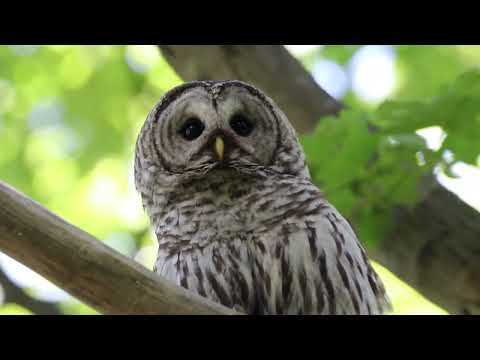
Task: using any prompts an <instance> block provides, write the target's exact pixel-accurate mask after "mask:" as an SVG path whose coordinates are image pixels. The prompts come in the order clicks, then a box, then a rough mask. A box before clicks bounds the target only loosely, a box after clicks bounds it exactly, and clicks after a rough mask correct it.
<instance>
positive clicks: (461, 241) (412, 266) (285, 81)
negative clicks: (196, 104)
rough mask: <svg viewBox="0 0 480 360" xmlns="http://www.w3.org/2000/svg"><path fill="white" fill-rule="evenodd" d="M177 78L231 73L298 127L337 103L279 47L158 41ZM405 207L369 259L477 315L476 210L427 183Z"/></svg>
mask: <svg viewBox="0 0 480 360" xmlns="http://www.w3.org/2000/svg"><path fill="white" fill-rule="evenodd" d="M159 47H160V49H161V51H162V53H163V55H164V56H165V58H166V59H167V61H168V62H169V63H170V64H171V65H172V66H173V67H174V68H175V70H176V71H177V72H178V74H179V75H180V76H182V77H183V78H184V79H185V80H194V79H204V80H206V79H237V80H243V81H246V82H251V83H253V84H256V85H257V86H259V87H260V88H262V89H263V90H264V91H265V92H266V93H267V94H269V95H270V96H271V97H272V98H273V99H274V100H275V101H276V102H277V103H278V104H279V105H280V107H281V108H282V109H283V110H284V111H285V112H286V113H287V115H288V117H289V119H290V120H291V121H292V123H293V125H294V126H295V128H296V129H297V131H299V132H306V131H309V130H311V129H313V127H314V126H315V124H316V123H317V121H318V120H319V119H320V117H321V116H322V115H326V114H336V113H337V112H338V110H339V109H340V108H341V105H340V104H339V103H337V102H336V101H335V100H333V99H332V98H331V97H330V96H328V95H327V94H326V92H325V91H324V90H323V89H321V88H320V87H319V86H318V85H317V84H316V83H315V82H314V81H313V79H312V78H311V77H310V75H309V74H308V73H307V72H306V71H305V70H304V69H303V68H302V66H301V65H300V64H299V63H298V62H297V61H296V60H295V59H294V58H293V57H292V56H291V55H290V54H289V53H288V52H287V51H286V49H285V48H284V47H282V46H273V45H272V46H270V45H269V46H261V45H258V46H257V45H255V46H253V45H229V46H223V45H209V46H198V45H197V46H186V45H160V46H159ZM431 189H432V190H431V191H429V192H427V193H426V194H425V197H424V199H423V200H422V202H421V203H420V204H419V205H418V206H417V207H416V208H415V209H414V210H413V211H408V212H407V211H402V212H401V216H398V214H397V215H393V214H392V216H394V218H395V222H396V226H395V229H394V230H393V231H392V233H391V235H390V236H388V237H387V238H385V239H384V240H383V242H382V243H381V245H379V246H378V247H376V248H372V249H369V250H370V253H371V254H372V256H373V258H374V259H376V260H377V261H379V262H380V263H381V264H383V265H384V266H386V267H387V268H389V269H390V270H392V271H393V272H394V273H395V274H396V275H398V276H399V277H400V278H402V279H403V280H404V281H406V282H408V283H409V284H410V285H412V286H413V287H415V288H416V289H417V290H418V291H419V292H420V293H422V294H423V295H424V296H426V297H427V298H429V299H430V300H432V301H433V302H435V303H436V304H438V305H440V306H442V307H443V308H445V309H446V310H447V311H449V312H450V313H453V314H463V313H475V314H480V213H479V212H477V211H476V210H475V209H473V208H471V207H470V206H468V205H467V204H466V203H464V202H463V201H461V200H460V199H459V198H458V197H456V196H455V195H454V194H452V193H451V192H449V191H448V190H446V189H445V188H443V187H442V186H440V185H439V184H438V183H436V182H432V184H431Z"/></svg>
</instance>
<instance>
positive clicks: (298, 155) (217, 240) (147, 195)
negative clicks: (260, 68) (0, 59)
mask: <svg viewBox="0 0 480 360" xmlns="http://www.w3.org/2000/svg"><path fill="white" fill-rule="evenodd" d="M218 139H221V140H218ZM135 184H136V187H137V189H138V191H139V192H140V193H141V195H142V201H143V204H144V206H145V208H146V210H147V212H148V214H149V216H150V220H151V222H152V225H153V226H154V230H155V234H156V236H157V239H158V242H159V252H158V258H157V262H156V266H155V271H156V272H158V273H159V274H161V275H162V276H165V277H166V278H168V279H170V280H172V281H174V282H176V283H177V284H178V285H181V286H183V287H185V288H188V289H190V290H192V291H195V292H197V293H199V294H200V295H202V296H206V297H208V298H210V299H212V300H214V301H217V302H220V303H222V304H224V305H226V306H229V307H235V308H236V309H239V310H241V311H244V312H246V313H255V314H292V313H302V314H337V313H347V314H376V313H382V312H383V311H384V310H385V309H386V308H388V300H387V298H386V295H385V290H384V288H383V285H382V283H381V281H380V279H379V278H378V276H377V275H376V274H375V272H374V271H373V268H372V267H371V266H370V263H369V261H368V258H367V257H366V253H365V251H364V249H363V247H362V246H361V244H360V243H359V241H358V239H357V238H356V236H355V234H354V232H353V231H352V229H351V228H350V225H349V224H348V222H347V221H346V220H345V219H344V218H343V217H342V216H341V215H340V214H339V213H338V212H337V211H336V209H335V208H334V207H333V206H332V205H331V204H329V203H328V201H327V200H326V199H325V198H324V197H323V196H322V194H321V193H320V191H319V190H318V188H317V187H316V186H315V185H314V184H312V182H311V180H310V175H309V172H308V169H307V167H306V164H305V157H304V153H303V150H302V148H301V146H300V144H299V142H298V139H297V136H296V134H295V131H294V129H293V128H292V126H291V124H290V123H289V121H288V120H287V118H286V116H285V114H284V113H283V112H282V111H281V110H280V109H279V108H278V106H277V105H275V103H274V102H273V101H272V100H271V99H270V98H268V97H267V96H266V95H265V94H263V93H262V92H261V91H260V90H258V89H256V88H255V87H253V86H251V85H248V84H245V83H243V82H239V81H220V82H212V81H198V82H192V83H187V84H184V85H181V86H179V87H176V88H174V89H172V90H171V91H170V92H168V93H167V94H166V95H165V96H164V97H163V98H162V100H161V101H160V102H159V103H158V104H157V105H156V106H155V107H154V108H153V110H152V111H151V112H150V114H149V115H148V118H147V120H146V122H145V124H144V126H143V128H142V131H141V133H140V135H139V137H138V140H137V147H136V154H135Z"/></svg>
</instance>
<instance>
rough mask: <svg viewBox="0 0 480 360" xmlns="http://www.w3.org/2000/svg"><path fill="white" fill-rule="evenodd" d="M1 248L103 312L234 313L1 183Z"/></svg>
mask: <svg viewBox="0 0 480 360" xmlns="http://www.w3.org/2000/svg"><path fill="white" fill-rule="evenodd" d="M0 250H1V251H2V252H4V253H6V254H7V255H9V256H11V257H12V258H14V259H16V260H18V261H20V262H21V263H22V264H24V265H26V266H28V267H29V268H31V269H32V270H34V271H36V272H37V273H39V274H40V275H42V276H44V277H45V278H47V279H48V280H50V281H51V282H52V283H54V284H55V285H57V286H59V287H61V288H62V289H64V290H65V291H67V292H69V293H70V294H71V295H72V296H75V297H76V298H78V299H79V300H81V301H83V302H85V303H86V304H88V305H90V306H91V307H93V308H94V309H96V310H98V311H99V312H101V313H104V314H233V312H232V311H230V310H228V309H226V308H225V307H223V306H221V305H219V304H216V303H213V302H210V301H208V300H207V299H205V298H203V297H200V296H198V295H195V294H193V293H191V292H189V291H187V290H185V289H183V288H180V287H178V286H175V285H174V284H172V283H170V282H169V281H167V280H165V279H163V278H161V277H159V276H158V275H156V274H154V273H153V272H151V271H149V270H148V269H146V268H145V267H143V266H141V265H140V264H138V263H136V262H134V261H133V260H130V259H129V258H127V257H125V256H123V255H122V254H120V253H118V252H116V251H115V250H113V249H111V248H109V247H107V246H106V245H105V244H103V243H102V242H100V241H98V240H96V239H95V238H93V237H92V236H90V235H89V234H87V233H85V232H84V231H82V230H80V229H78V228H76V227H74V226H73V225H70V224H68V223H67V222H65V221H64V220H62V219H60V218H59V217H57V216H55V215H54V214H52V213H51V212H49V211H48V210H47V209H45V208H44V207H42V206H40V205H39V204H37V203H35V202H34V201H33V200H31V199H29V198H27V197H26V196H24V195H23V194H21V193H19V192H17V191H15V190H14V189H12V188H11V187H9V186H7V185H5V184H3V183H1V182H0Z"/></svg>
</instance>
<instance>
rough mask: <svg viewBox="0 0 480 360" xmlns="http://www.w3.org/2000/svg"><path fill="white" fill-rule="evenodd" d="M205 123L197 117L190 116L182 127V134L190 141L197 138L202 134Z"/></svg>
mask: <svg viewBox="0 0 480 360" xmlns="http://www.w3.org/2000/svg"><path fill="white" fill-rule="evenodd" d="M204 129H205V125H203V123H202V122H201V121H200V120H199V119H197V118H189V119H188V120H187V121H185V124H183V127H182V128H181V129H180V134H181V135H182V136H183V137H184V138H185V139H186V140H188V141H192V140H195V139H196V138H198V137H199V136H200V135H202V132H203V130H204Z"/></svg>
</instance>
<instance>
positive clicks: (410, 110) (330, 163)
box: [302, 70, 480, 246]
mask: <svg viewBox="0 0 480 360" xmlns="http://www.w3.org/2000/svg"><path fill="white" fill-rule="evenodd" d="M479 96H480V71H478V70H471V71H468V72H466V73H464V74H462V75H461V76H459V77H458V79H456V80H455V81H454V82H453V83H452V84H450V85H449V86H446V87H443V88H442V90H441V91H439V92H438V94H437V95H436V96H434V97H431V98H428V99H421V100H417V101H401V100H396V101H386V102H384V103H382V104H381V105H380V106H379V107H378V108H377V109H376V110H374V111H370V112H368V111H359V110H347V111H343V112H342V114H341V115H340V118H325V119H323V120H322V121H321V122H320V124H319V126H318V128H317V129H316V131H315V133H314V134H312V135H309V136H305V137H304V138H303V139H302V143H303V146H304V148H305V151H306V152H307V158H308V159H309V165H310V168H311V171H312V175H313V178H314V180H315V181H316V182H317V183H318V184H319V185H320V186H321V187H322V189H323V190H324V191H325V193H326V194H327V197H328V198H329V199H330V200H331V202H332V203H333V204H335V205H336V206H337V207H338V208H339V209H340V211H341V212H343V213H345V214H346V215H347V216H348V217H350V218H351V219H353V220H354V221H355V223H357V227H358V228H359V229H360V230H359V231H360V234H361V237H362V239H364V240H366V241H367V242H368V244H369V245H370V246H373V245H374V244H375V243H376V242H377V241H379V240H381V238H382V237H383V236H385V234H386V232H387V231H388V230H389V229H390V225H391V224H390V220H389V219H390V218H391V214H390V211H391V209H393V208H394V207H395V206H407V207H408V206H413V205H415V204H416V203H417V202H418V201H419V200H420V199H421V193H420V192H419V184H420V183H421V179H422V177H424V176H428V175H430V174H432V171H433V169H434V168H435V167H436V166H440V167H441V168H444V169H447V170H448V169H450V167H451V166H452V165H453V164H454V163H455V162H456V161H462V162H465V163H470V164H472V165H475V164H476V161H477V158H478V155H479V154H480V141H479V139H480V97H479ZM434 126H438V127H441V128H442V129H443V131H444V132H445V133H446V138H445V140H444V141H443V142H442V144H441V146H439V147H438V148H437V149H431V148H429V147H428V145H427V142H426V141H425V139H424V138H423V137H421V136H420V135H418V134H417V131H418V130H420V129H424V128H430V127H434ZM445 150H448V151H450V152H452V153H453V154H454V159H455V161H451V160H449V161H447V160H446V159H445V158H444V157H442V154H443V153H444V151H445Z"/></svg>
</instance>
